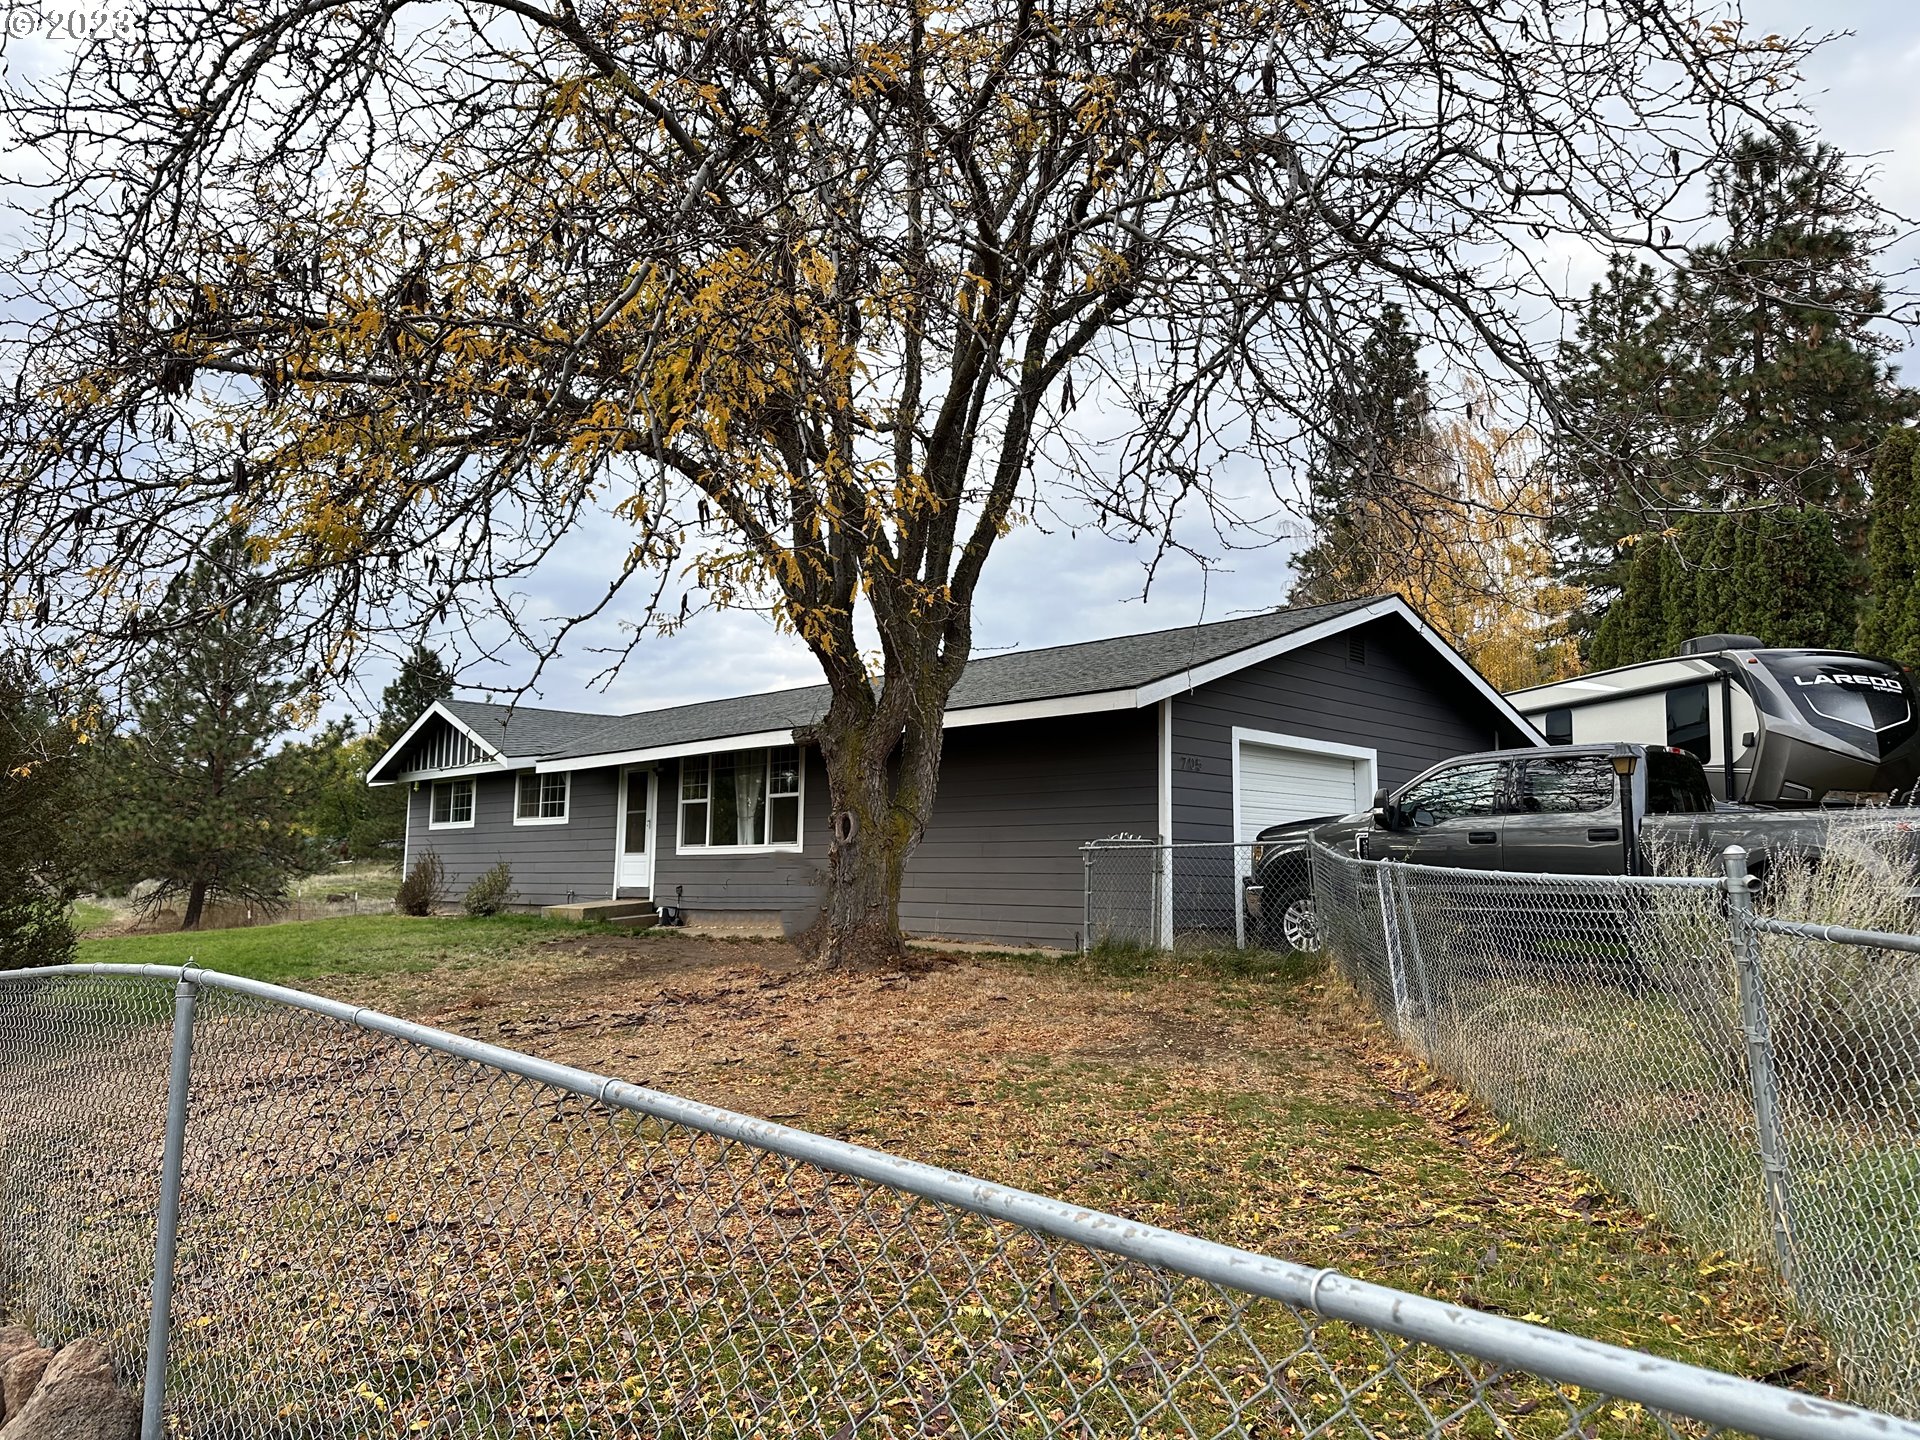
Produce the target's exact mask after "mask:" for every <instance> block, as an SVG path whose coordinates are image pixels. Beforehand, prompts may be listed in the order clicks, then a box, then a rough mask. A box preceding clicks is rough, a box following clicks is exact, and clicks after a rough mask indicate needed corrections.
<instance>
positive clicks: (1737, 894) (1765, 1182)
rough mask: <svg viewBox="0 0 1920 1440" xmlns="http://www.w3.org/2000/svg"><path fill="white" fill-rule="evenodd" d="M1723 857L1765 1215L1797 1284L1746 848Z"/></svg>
mask: <svg viewBox="0 0 1920 1440" xmlns="http://www.w3.org/2000/svg"><path fill="white" fill-rule="evenodd" d="M1720 858H1721V860H1722V862H1723V863H1724V864H1725V866H1726V870H1727V902H1728V903H1727V927H1728V930H1729V932H1730V934H1731V936H1732V939H1733V965H1734V979H1735V983H1736V985H1737V988H1738V990H1739V998H1740V1032H1741V1034H1742V1036H1744V1037H1745V1040H1746V1049H1747V1080H1748V1083H1749V1084H1750V1085H1751V1086H1752V1088H1753V1119H1754V1130H1755V1138H1756V1139H1757V1141H1758V1144H1759V1150H1760V1188H1761V1190H1762V1191H1763V1192H1764V1193H1765V1195H1766V1202H1767V1221H1768V1224H1769V1227H1770V1228H1771V1230H1772V1232H1773V1253H1774V1259H1775V1261H1776V1263H1777V1264H1778V1265H1779V1267H1780V1278H1781V1279H1782V1280H1784V1281H1785V1282H1786V1283H1787V1285H1788V1287H1789V1288H1791V1287H1792V1285H1793V1215H1792V1210H1791V1207H1790V1202H1789V1199H1788V1193H1787V1178H1788V1177H1787V1158H1786V1139H1785V1136H1784V1134H1783V1132H1782V1130H1781V1127H1780V1090H1779V1083H1778V1080H1777V1078H1776V1077H1775V1074H1774V1068H1773V1031H1772V1029H1771V1028H1770V1027H1769V1025H1768V1024H1767V991H1766V979H1765V974H1764V971H1763V968H1762V965H1761V960H1760V932H1759V929H1758V928H1757V927H1756V926H1755V925H1754V923H1753V922H1754V913H1753V886H1752V879H1751V877H1750V876H1749V875H1748V873H1747V852H1746V850H1745V849H1743V848H1742V847H1741V846H1738V845H1729V846H1728V847H1727V849H1726V850H1725V851H1724V852H1723V853H1722V855H1721V857H1720Z"/></svg>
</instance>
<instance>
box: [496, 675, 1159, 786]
mask: <svg viewBox="0 0 1920 1440" xmlns="http://www.w3.org/2000/svg"><path fill="white" fill-rule="evenodd" d="M1139 704H1140V700H1139V696H1138V693H1137V692H1135V691H1132V690H1101V691H1096V692H1095V693H1093V694H1090V695H1066V696H1062V697H1060V698H1058V699H1054V700H1022V701H1019V702H1017V703H1014V704H1010V705H970V706H968V707H967V708H966V709H964V710H949V711H948V712H947V713H946V715H945V716H944V717H943V718H942V720H941V722H940V723H941V726H942V728H943V729H947V730H960V729H964V728H966V727H967V726H969V725H1005V724H1009V723H1011V722H1013V721H1016V720H1046V719H1051V718H1052V717H1054V716H1056V715H1089V714H1093V713H1096V712H1098V711H1102V710H1133V709H1137V708H1138V707H1139ZM793 743H794V739H793V731H792V730H759V731H755V732H754V733H752V734H747V735H715V736H714V737H713V738H712V739H709V740H688V741H684V742H682V743H681V744H678V745H649V746H646V747H644V748H642V749H639V750H610V751H608V752H607V753H606V754H604V755H569V756H567V757H565V758H564V759H559V760H542V761H540V762H539V763H538V764H536V765H535V766H534V769H535V770H537V771H539V772H540V773H541V774H543V775H544V774H550V773H552V772H554V771H560V770H597V769H599V768H600V767H601V766H604V765H644V764H645V763H647V762H648V761H649V760H675V759H679V758H680V757H681V756H685V755H713V754H718V753H719V752H720V751H722V750H752V749H755V748H757V747H759V746H762V745H791V744H793Z"/></svg>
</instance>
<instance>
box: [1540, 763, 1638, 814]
mask: <svg viewBox="0 0 1920 1440" xmlns="http://www.w3.org/2000/svg"><path fill="white" fill-rule="evenodd" d="M1615 779H1616V777H1615V775H1614V773H1613V763H1612V762H1611V761H1610V760H1608V759H1607V758H1606V757H1605V756H1604V755H1568V756H1565V757H1561V758H1556V759H1553V760H1529V761H1527V763H1526V765H1525V767H1524V768H1523V769H1522V770H1521V772H1520V790H1519V796H1518V800H1519V806H1520V813H1521V814H1523V815H1578V814H1582V813H1589V812H1593V811H1597V810H1607V809H1611V808H1612V806H1613V802H1614V795H1615Z"/></svg>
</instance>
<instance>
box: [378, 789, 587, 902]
mask: <svg viewBox="0 0 1920 1440" xmlns="http://www.w3.org/2000/svg"><path fill="white" fill-rule="evenodd" d="M614 775H615V772H614V771H612V770H582V771H579V772H578V773H576V774H575V775H574V777H573V788H572V792H571V795H570V798H569V800H568V806H567V823H566V824H564V825H515V824H514V823H513V800H514V789H515V785H516V784H517V777H516V776H513V775H482V776H479V777H478V778H476V779H475V781H474V793H473V825H472V826H471V828H468V829H463V830H433V829H429V828H428V826H427V805H428V797H429V796H430V795H431V793H432V790H433V786H432V783H431V782H429V781H425V780H423V781H421V782H420V786H419V788H418V789H417V790H414V789H411V787H409V789H410V793H409V794H408V796H407V857H408V862H409V863H412V862H414V861H417V860H419V858H420V857H421V856H422V855H424V854H426V853H427V852H428V851H429V850H431V851H432V852H434V853H435V854H437V855H438V856H439V857H440V863H441V865H442V866H443V867H444V868H445V870H446V899H447V902H448V903H449V904H455V905H457V904H458V903H459V901H460V897H461V896H462V895H464V894H465V893H466V889H467V887H468V886H469V885H471V884H472V883H473V882H474V881H475V880H477V879H479V878H480V876H481V875H483V874H485V873H486V872H487V871H488V870H489V869H491V868H492V867H493V866H494V865H495V864H496V863H498V862H499V861H501V860H504V861H506V862H507V864H508V865H509V866H511V867H512V869H513V888H514V890H515V891H516V892H517V894H516V895H515V898H514V903H515V904H519V905H560V904H564V903H566V900H567V896H568V893H569V892H572V894H573V897H574V898H575V899H578V900H588V899H598V898H602V897H604V896H607V895H610V894H612V893H613V892H612V887H613V837H614V824H615V817H614V806H615V801H616V792H615V788H614Z"/></svg>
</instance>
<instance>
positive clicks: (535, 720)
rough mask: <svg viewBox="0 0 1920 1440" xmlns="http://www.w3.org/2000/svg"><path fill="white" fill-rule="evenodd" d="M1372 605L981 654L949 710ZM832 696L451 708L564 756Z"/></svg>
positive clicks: (998, 701)
mask: <svg viewBox="0 0 1920 1440" xmlns="http://www.w3.org/2000/svg"><path fill="white" fill-rule="evenodd" d="M1374 598H1377V597H1374ZM1372 603H1373V599H1372V598H1369V599H1365V600H1342V601H1339V602H1336V603H1334V604H1331V605H1308V606H1302V607H1299V608H1297V609H1292V610H1273V611H1269V612H1267V613H1266V614H1263V615H1249V616H1245V617H1243V618H1241V619H1237V620H1217V621H1214V622H1213V623H1212V624H1208V625H1187V626H1182V627H1180V628H1179V629H1175V630H1154V631H1149V632H1148V633H1146V634H1144V635H1121V636H1116V637H1115V638H1114V639H1111V640H1090V641H1085V642H1082V643H1080V644H1077V645H1053V646H1049V647H1047V648H1046V649H1044V650H1017V651H1013V652H1011V653H1009V654H1005V655H983V656H981V657H980V658H978V659H976V660H972V661H970V662H969V663H968V665H967V668H966V670H965V671H964V672H963V673H962V675H961V677H960V682H959V684H957V685H955V686H954V689H953V695H952V697H951V699H949V701H948V702H947V704H948V708H949V709H952V710H962V709H968V708H971V707H974V706H979V705H1012V704H1018V703H1020V702H1022V701H1029V700H1055V699H1061V698H1063V697H1066V696H1069V695H1090V694H1095V693H1098V692H1100V691H1103V690H1132V689H1137V688H1139V687H1140V686H1142V685H1148V684H1151V683H1152V682H1154V681H1155V680H1164V679H1165V678H1167V677H1168V676H1170V675H1177V674H1179V673H1180V672H1181V671H1183V670H1189V669H1192V668H1193V667H1194V666H1197V665H1205V664H1207V663H1209V662H1210V661H1214V660H1219V659H1223V658H1224V657H1226V656H1228V655H1232V654H1234V653H1236V652H1238V651H1241V650H1246V649H1249V648H1251V647H1252V646H1255V645H1261V644H1264V643H1266V642H1267V641H1269V640H1277V639H1280V638H1281V637H1283V636H1286V635H1291V634H1293V633H1295V632H1296V631H1299V630H1304V629H1306V628H1307V627H1308V626H1310V625H1317V624H1319V623H1321V622H1322V621H1325V620H1331V619H1334V618H1337V617H1338V616H1341V615H1345V614H1348V613H1350V612H1351V611H1354V610H1359V609H1362V608H1364V607H1365V606H1367V605H1370V604H1372ZM827 698H828V695H827V687H826V686H825V685H808V686H804V687H802V688H800V689H797V690H775V691H772V692H770V693H768V694H764V695H742V696H738V697H735V698H731V699H726V700H706V701H701V702H700V703H698V704H694V705H675V706H672V707H670V708H668V709H664V710H641V711H637V712H635V713H634V714H631V715H619V716H614V715H592V714H587V713H583V712H581V711H577V710H537V709H534V708H532V707H530V706H526V705H520V706H514V707H508V706H505V705H488V704H482V703H480V702H478V701H472V700H449V701H447V702H446V704H447V708H448V709H449V710H451V711H452V712H453V713H454V714H456V715H458V716H459V717H460V719H461V720H462V721H464V722H465V723H466V724H468V725H471V726H472V727H473V728H474V730H475V731H476V732H477V733H478V734H480V735H483V736H485V737H486V738H487V740H488V742H489V743H490V744H494V745H496V746H497V747H498V748H499V749H500V751H501V753H502V754H506V755H515V756H538V757H540V758H541V759H547V760H561V759H579V758H583V757H586V756H591V755H610V754H615V753H617V752H620V751H626V750H646V749H652V748H654V747H657V746H666V745H686V744H693V743H695V742H697V741H701V740H714V739H720V738H723V737H725V736H728V735H750V734H755V733H758V732H760V731H765V730H789V729H792V728H793V727H794V726H796V725H808V724H811V723H813V722H814V721H816V720H818V719H819V718H820V717H821V716H822V715H824V714H825V713H826V709H827Z"/></svg>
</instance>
